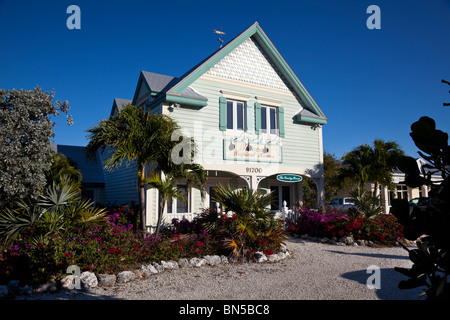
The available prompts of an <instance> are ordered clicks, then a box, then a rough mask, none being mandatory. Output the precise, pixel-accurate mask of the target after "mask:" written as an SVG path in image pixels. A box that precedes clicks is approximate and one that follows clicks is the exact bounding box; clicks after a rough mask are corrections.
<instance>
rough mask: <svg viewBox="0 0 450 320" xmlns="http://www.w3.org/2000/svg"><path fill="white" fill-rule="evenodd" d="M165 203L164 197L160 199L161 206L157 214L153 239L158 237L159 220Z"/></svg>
mask: <svg viewBox="0 0 450 320" xmlns="http://www.w3.org/2000/svg"><path fill="white" fill-rule="evenodd" d="M165 203H166V200H165V198H164V197H161V204H160V210H159V214H158V222H157V223H156V231H155V238H156V237H157V236H158V235H159V229H160V228H161V220H162V216H163V213H164V204H165Z"/></svg>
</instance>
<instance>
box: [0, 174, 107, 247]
mask: <svg viewBox="0 0 450 320" xmlns="http://www.w3.org/2000/svg"><path fill="white" fill-rule="evenodd" d="M105 219H106V217H105V215H104V210H103V209H100V208H95V207H94V206H93V203H92V202H90V201H89V200H84V201H80V198H79V190H78V185H77V184H76V183H74V182H73V181H71V180H70V179H68V178H67V177H62V178H61V179H60V181H59V182H58V183H54V184H53V185H51V186H47V187H46V188H45V189H44V191H43V193H42V194H41V195H40V196H39V197H38V199H30V198H29V199H25V200H19V201H18V202H17V204H16V208H15V209H6V210H5V211H4V212H2V213H1V214H0V237H2V238H3V240H4V242H6V243H11V242H12V241H14V240H18V239H24V238H26V239H28V240H30V242H31V243H35V244H36V243H46V242H47V241H48V239H49V237H50V236H51V235H60V234H63V233H65V232H69V231H72V230H74V229H78V228H81V229H84V228H87V227H89V226H92V225H97V224H101V223H103V222H105Z"/></svg>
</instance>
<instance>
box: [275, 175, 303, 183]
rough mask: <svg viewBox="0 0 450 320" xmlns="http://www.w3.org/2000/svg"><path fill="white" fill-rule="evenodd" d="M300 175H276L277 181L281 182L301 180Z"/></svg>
mask: <svg viewBox="0 0 450 320" xmlns="http://www.w3.org/2000/svg"><path fill="white" fill-rule="evenodd" d="M302 179H303V178H302V176H299V175H298V174H279V175H277V180H278V181H283V182H299V181H302Z"/></svg>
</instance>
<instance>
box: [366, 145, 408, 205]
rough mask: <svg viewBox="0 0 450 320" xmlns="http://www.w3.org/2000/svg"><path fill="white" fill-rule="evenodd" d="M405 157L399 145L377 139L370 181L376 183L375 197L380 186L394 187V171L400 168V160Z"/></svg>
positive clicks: (373, 150) (373, 149)
mask: <svg viewBox="0 0 450 320" xmlns="http://www.w3.org/2000/svg"><path fill="white" fill-rule="evenodd" d="M402 155H404V152H403V151H402V150H401V149H400V146H399V145H398V143H396V142H394V141H387V142H386V141H383V140H381V139H376V140H375V141H374V142H373V148H372V156H371V158H372V159H373V161H372V165H371V176H370V180H371V181H372V182H374V183H375V186H374V192H373V195H374V196H376V195H377V192H378V184H383V185H385V186H387V187H391V185H392V171H393V169H396V168H397V166H398V159H399V157H400V156H402Z"/></svg>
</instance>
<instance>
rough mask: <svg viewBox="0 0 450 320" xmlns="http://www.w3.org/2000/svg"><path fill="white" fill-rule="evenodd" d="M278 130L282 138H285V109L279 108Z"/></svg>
mask: <svg viewBox="0 0 450 320" xmlns="http://www.w3.org/2000/svg"><path fill="white" fill-rule="evenodd" d="M278 129H279V130H280V137H281V138H284V108H283V107H278Z"/></svg>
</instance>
